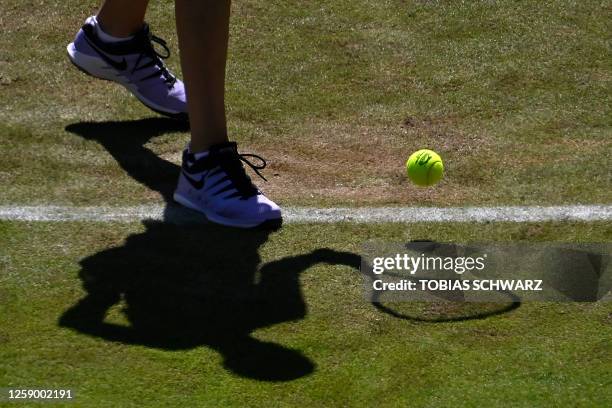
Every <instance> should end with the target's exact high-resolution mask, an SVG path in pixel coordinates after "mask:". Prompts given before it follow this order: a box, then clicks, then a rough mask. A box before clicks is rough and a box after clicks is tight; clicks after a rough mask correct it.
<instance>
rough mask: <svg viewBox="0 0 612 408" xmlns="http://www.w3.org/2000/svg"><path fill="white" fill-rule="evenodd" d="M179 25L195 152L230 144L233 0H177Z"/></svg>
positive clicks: (182, 63)
mask: <svg viewBox="0 0 612 408" xmlns="http://www.w3.org/2000/svg"><path fill="white" fill-rule="evenodd" d="M175 4H176V26H177V32H178V38H179V48H180V51H181V66H182V68H183V77H184V80H185V87H186V92H187V105H188V110H189V122H190V125H191V151H192V152H194V153H196V152H200V151H204V150H207V149H208V148H209V147H210V146H211V145H214V144H217V143H223V142H226V141H227V140H228V139H227V126H226V118H225V62H226V59H227V43H228V37H229V18H230V5H231V1H230V0H176V3H175Z"/></svg>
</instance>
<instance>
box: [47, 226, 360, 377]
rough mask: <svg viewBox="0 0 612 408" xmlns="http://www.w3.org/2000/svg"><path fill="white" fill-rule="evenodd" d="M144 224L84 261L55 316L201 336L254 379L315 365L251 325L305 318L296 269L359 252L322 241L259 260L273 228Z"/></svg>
mask: <svg viewBox="0 0 612 408" xmlns="http://www.w3.org/2000/svg"><path fill="white" fill-rule="evenodd" d="M145 226H146V231H145V232H143V233H140V234H135V235H131V236H130V237H128V239H127V240H126V242H125V244H124V245H123V246H120V247H115V248H110V249H106V250H104V251H101V252H99V253H97V254H94V255H92V256H89V257H87V258H85V259H83V260H82V261H81V262H80V264H81V267H82V269H81V272H80V278H81V280H82V282H83V286H84V289H85V291H86V295H85V297H84V298H82V299H81V300H80V301H78V303H77V304H76V305H74V306H73V307H71V308H70V309H69V310H67V311H66V312H65V313H64V314H63V315H62V316H61V318H60V321H59V323H60V325H61V326H63V327H69V328H72V329H75V330H77V331H79V332H81V333H86V334H89V335H92V336H96V337H100V338H103V339H106V340H109V341H116V342H121V343H125V344H138V345H144V346H148V347H154V348H160V349H164V350H183V349H191V348H194V347H198V346H207V347H210V348H211V349H214V350H216V351H218V352H219V353H220V354H221V355H222V357H223V365H224V367H226V368H227V369H228V370H230V371H232V372H233V373H235V374H237V375H240V376H244V377H249V378H253V379H258V380H266V381H287V380H292V379H295V378H299V377H302V376H305V375H308V374H309V373H311V372H312V371H313V370H314V368H315V363H314V362H313V361H311V360H310V359H309V358H307V357H306V356H304V354H303V353H302V352H300V351H299V350H296V349H293V348H290V347H287V346H284V345H281V344H278V343H276V342H273V341H267V340H259V339H257V338H255V337H253V336H252V332H253V331H254V330H257V329H259V328H263V327H268V326H271V325H274V324H278V323H281V322H289V321H297V320H300V319H302V318H304V316H305V315H306V305H305V302H304V299H303V296H302V293H301V288H300V283H299V276H300V273H301V272H303V271H304V270H306V269H308V268H309V267H311V266H312V265H314V264H317V263H331V264H344V265H349V266H353V267H358V266H359V259H360V258H359V257H358V256H357V255H355V254H352V253H344V252H336V251H332V250H329V249H319V250H315V251H312V252H309V253H306V254H303V255H298V256H293V257H287V258H282V259H279V260H276V261H272V262H269V263H266V264H264V265H262V266H261V267H260V256H259V248H260V247H261V245H262V244H264V243H265V242H266V240H267V239H268V236H269V235H270V233H271V232H272V231H271V230H269V229H267V230H266V229H259V230H237V229H232V228H225V227H220V226H215V225H210V224H209V225H205V224H204V225H203V224H197V225H190V226H185V225H183V226H178V225H174V224H169V223H162V222H145ZM122 318H123V323H122V321H121V320H122Z"/></svg>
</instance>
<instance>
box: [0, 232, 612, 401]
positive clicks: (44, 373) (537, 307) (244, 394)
mask: <svg viewBox="0 0 612 408" xmlns="http://www.w3.org/2000/svg"><path fill="white" fill-rule="evenodd" d="M611 232H612V231H611V230H610V225H609V224H608V223H592V224H570V223H561V224H550V223H545V224H525V225H517V224H490V225H465V224H444V225H436V226H432V225H411V226H404V225H375V226H372V225H370V226H364V225H346V224H340V225H288V226H286V227H284V228H283V230H281V231H280V232H275V233H272V234H270V235H269V236H268V234H267V233H264V232H257V231H251V232H244V231H240V232H236V231H235V230H231V229H225V228H221V227H212V226H199V227H197V226H192V227H175V226H170V225H155V224H152V225H149V227H144V226H143V225H140V224H96V223H93V224H84V223H35V224H28V223H9V222H3V223H1V224H0V242H3V248H4V250H3V252H2V258H1V259H0V268H1V273H0V299H1V302H0V309H1V313H0V343H2V344H1V347H0V357H1V358H0V384H2V385H3V386H9V387H10V386H14V387H23V386H31V387H35V386H37V387H71V388H73V389H74V390H75V392H76V395H77V403H78V404H77V406H160V405H164V406H169V405H172V406H179V405H180V406H245V405H246V406H261V405H276V406H296V405H309V406H323V405H325V406H330V405H337V406H406V405H410V406H432V407H433V406H435V407H439V406H476V405H485V406H508V405H510V406H517V407H520V406H524V407H528V406H529V407H530V406H560V405H563V406H585V407H587V406H608V405H610V403H611V402H612V395H611V394H610V392H609V389H610V386H611V385H612V374H611V373H610V369H609V368H610V367H609V361H610V359H611V358H612V346H611V344H610V338H611V336H612V309H611V307H610V305H609V304H606V303H599V304H580V303H567V304H558V303H526V304H523V305H521V306H520V307H518V308H517V309H515V310H512V311H509V312H507V313H502V314H499V315H495V316H491V317H488V318H485V319H480V320H469V319H468V320H464V321H458V322H453V323H423V322H419V321H417V320H398V319H396V318H394V317H392V316H391V315H388V314H385V313H383V312H381V311H379V310H378V309H376V308H375V307H373V306H372V305H371V304H369V303H367V302H366V301H365V300H364V298H363V293H362V287H361V278H360V276H359V273H358V271H356V270H355V269H354V268H353V267H350V266H346V265H341V264H339V263H343V262H346V261H347V260H349V261H350V262H348V263H349V264H350V263H351V262H352V261H353V258H352V256H351V255H348V254H346V253H345V251H347V252H348V253H358V252H359V251H360V247H361V244H362V242H363V241H365V240H367V239H382V240H388V241H402V240H409V239H424V238H428V239H433V240H438V241H466V240H477V239H480V240H497V241H564V242H565V241H567V242H582V241H585V242H593V241H595V242H597V241H606V240H608V239H609V237H610V233H611ZM238 235H239V237H238ZM237 238H240V241H236V239H237ZM237 242H240V243H238V244H237ZM184 246H185V247H184ZM237 246H238V247H237ZM324 247H327V248H331V249H333V250H336V251H341V253H336V255H333V256H332V255H330V254H329V251H328V253H327V255H325V254H323V253H322V252H321V251H316V250H317V249H321V248H324ZM180 248H183V249H180ZM197 248H199V251H198V250H196V249H197ZM224 248H225V249H226V250H225V251H224V250H223V249H224ZM237 251H239V252H240V254H241V256H239V257H238V256H236V252H237ZM343 253H344V254H343ZM280 260H283V261H280ZM79 263H80V264H79ZM311 263H312V264H311ZM256 270H257V271H259V272H258V274H259V273H261V275H257V276H259V278H256V281H257V279H260V280H258V282H261V278H262V277H263V276H269V275H267V274H269V273H272V274H274V272H280V275H278V276H277V278H278V277H279V276H281V275H282V276H298V280H297V281H291V282H289V284H288V286H283V285H285V284H286V283H287V282H285V281H284V280H283V278H282V277H280V278H278V279H279V280H278V281H277V283H278V284H279V285H280V286H281V287H283V288H285V289H287V290H286V291H281V292H279V293H275V295H278V296H277V297H274V296H272V297H270V298H269V299H274V300H273V301H272V308H271V309H265V308H264V309H257V308H258V305H257V303H251V302H250V301H249V300H248V298H245V297H241V295H240V293H246V292H241V291H240V289H239V288H240V287H241V283H242V285H244V284H245V283H246V282H253V275H254V274H255V271H256ZM79 272H80V273H79ZM300 272H301V273H300ZM83 279H86V280H87V287H88V288H90V290H91V288H93V287H96V285H97V286H98V287H99V288H100V287H104V285H106V284H108V283H109V282H110V283H112V282H115V283H117V282H123V283H124V284H129V285H132V289H130V291H129V293H128V294H127V295H126V297H125V298H124V299H123V300H122V301H121V302H120V303H119V304H117V305H114V306H112V307H111V308H110V310H109V312H108V315H107V317H106V320H105V321H106V322H107V323H108V324H109V326H108V327H106V329H105V328H104V327H102V326H103V325H99V326H95V325H91V326H90V325H88V324H87V319H85V320H82V321H79V317H78V313H77V314H76V315H73V316H72V318H71V319H66V320H65V321H64V323H63V325H64V326H68V327H60V326H59V320H60V317H61V316H66V313H67V311H68V310H70V309H71V308H73V307H74V305H75V304H77V302H78V301H79V300H81V299H83V297H84V295H85V291H84V290H83V283H84V282H83ZM290 280H291V279H290ZM283 282H284V283H283ZM204 283H206V284H204ZM218 283H222V284H223V285H224V286H223V287H227V284H228V283H231V284H233V285H234V286H233V287H234V288H238V289H237V290H236V291H234V290H232V291H231V293H232V294H231V296H230V301H229V302H228V301H227V298H224V295H223V294H220V293H219V292H218V291H217V289H221V290H222V287H221V288H216V287H215V286H214V285H215V284H218ZM294 284H297V285H299V292H294V291H291V290H289V289H288V288H290V287H292V285H294ZM211 285H212V286H211ZM296 287H297V286H296ZM211 288H212V289H211ZM222 293H225V295H227V293H228V292H227V289H226V291H225V292H222ZM271 293H272V292H271ZM207 298H211V299H213V300H211V301H209V302H207V301H206V299H207ZM296 299H298V300H299V299H302V300H303V301H304V302H305V304H306V308H307V312H306V313H305V315H303V316H299V313H298V314H297V315H292V314H291V313H289V314H287V315H285V314H284V312H285V311H287V310H292V309H293V308H294V307H295V303H294V302H293V301H295V300H296ZM395 307H398V308H400V307H401V308H402V312H404V313H407V314H409V315H411V316H414V317H415V318H439V317H445V316H448V314H449V313H452V314H453V317H469V316H470V315H473V314H475V313H478V312H480V311H482V309H483V308H484V309H485V310H490V309H493V310H494V309H496V308H500V307H503V305H471V306H470V305H467V306H462V307H458V308H457V307H455V308H454V309H453V308H450V309H449V308H447V307H441V305H428V304H403V305H395ZM251 308H255V309H253V310H258V311H260V312H261V311H263V312H262V314H261V315H260V314H258V313H251V312H250V310H252V309H251ZM75 316H76V317H75ZM283 316H285V317H286V318H283ZM229 317H231V318H229ZM81 318H83V316H81ZM267 319H271V320H269V322H268V323H269V324H264V323H263V322H265V321H268V320H267ZM275 319H276V320H275ZM287 319H293V320H287ZM66 321H68V323H66ZM98 323H99V322H98ZM110 324H114V325H115V326H112V327H111V326H110ZM132 324H135V325H137V327H139V329H138V330H139V333H140V337H139V336H131V335H128V334H125V335H123V334H121V333H122V331H121V330H122V329H121V327H130V326H131V325H132ZM238 326H240V327H252V328H253V330H252V331H251V332H250V333H251V334H250V335H251V336H252V338H255V339H257V341H258V342H267V343H274V344H276V345H282V346H283V347H284V348H285V349H284V350H285V351H287V349H291V350H293V352H288V354H289V355H288V356H285V355H283V354H274V353H272V352H270V351H268V352H266V351H261V350H259V351H258V348H257V347H254V346H253V345H246V346H244V353H243V354H241V353H240V350H238V354H237V355H238V356H239V357H238V358H237V360H235V361H234V363H233V364H225V365H224V362H225V360H226V357H224V356H227V355H232V353H230V352H228V350H231V349H232V347H229V345H228V344H226V343H225V342H226V341H229V340H228V338H229V339H233V337H232V336H233V334H231V333H234V330H235V327H238ZM69 327H72V328H69ZM113 327H114V328H115V331H113V329H112V328H113ZM117 327H118V328H117ZM248 331H249V330H247V332H248ZM219 333H222V334H226V335H227V336H228V337H224V336H223V335H221V336H220V335H219ZM238 348H239V349H240V347H238ZM268 353H270V354H268ZM296 353H297V354H299V355H301V356H302V359H305V361H307V362H308V363H309V364H310V365H311V366H313V367H314V370H313V371H312V372H310V373H309V372H308V370H301V369H300V365H299V364H297V363H299V362H300V361H297V362H296V367H297V368H295V370H294V371H293V373H294V374H296V375H295V377H297V378H295V379H293V380H291V381H286V382H283V381H281V382H274V381H265V380H262V378H265V376H266V375H268V376H270V375H271V376H272V377H274V375H273V374H274V373H275V372H276V371H275V370H281V369H282V368H283V367H284V368H287V366H291V363H290V362H291V361H293V360H290V359H289V357H291V356H292V355H293V356H294V355H295V354H296ZM270 356H274V357H276V358H269V357H270ZM259 359H262V360H263V361H259ZM245 361H250V362H253V361H254V362H255V363H256V364H255V366H250V369H249V365H248V364H246V363H245ZM302 362H303V361H302ZM279 372H281V373H282V372H283V371H282V370H281V371H279ZM291 372H292V371H291V370H289V371H285V374H286V373H291ZM277 374H278V373H277ZM277 377H278V376H277ZM258 378H259V379H258Z"/></svg>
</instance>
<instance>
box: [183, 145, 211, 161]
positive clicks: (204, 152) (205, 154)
mask: <svg viewBox="0 0 612 408" xmlns="http://www.w3.org/2000/svg"><path fill="white" fill-rule="evenodd" d="M187 151H188V152H189V153H192V154H193V157H194V158H195V159H196V160H200V159H201V158H202V157H206V156H208V152H209V151H208V150H205V151H203V152H197V153H193V152H192V151H191V145H189V146H187Z"/></svg>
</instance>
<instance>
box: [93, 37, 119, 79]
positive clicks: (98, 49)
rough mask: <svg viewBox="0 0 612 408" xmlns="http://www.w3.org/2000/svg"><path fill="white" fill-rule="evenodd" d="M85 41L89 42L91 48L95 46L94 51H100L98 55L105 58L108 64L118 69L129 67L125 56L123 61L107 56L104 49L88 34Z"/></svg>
mask: <svg viewBox="0 0 612 408" xmlns="http://www.w3.org/2000/svg"><path fill="white" fill-rule="evenodd" d="M85 41H87V44H89V45H90V46H91V48H93V49H94V51H95V52H97V53H98V55H99V56H100V57H101V58H102V59H103V60H104V62H106V63H107V64H108V65H110V66H111V67H113V68H115V69H116V70H118V71H125V69H126V68H127V61H126V60H125V58H123V60H121V61H115V60H114V59H112V58H109V57H107V56H106V54H105V53H104V51H102V50H101V49H100V48H98V46H97V45H96V44H94V43H93V42H92V41H90V40H89V38H87V36H85Z"/></svg>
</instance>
